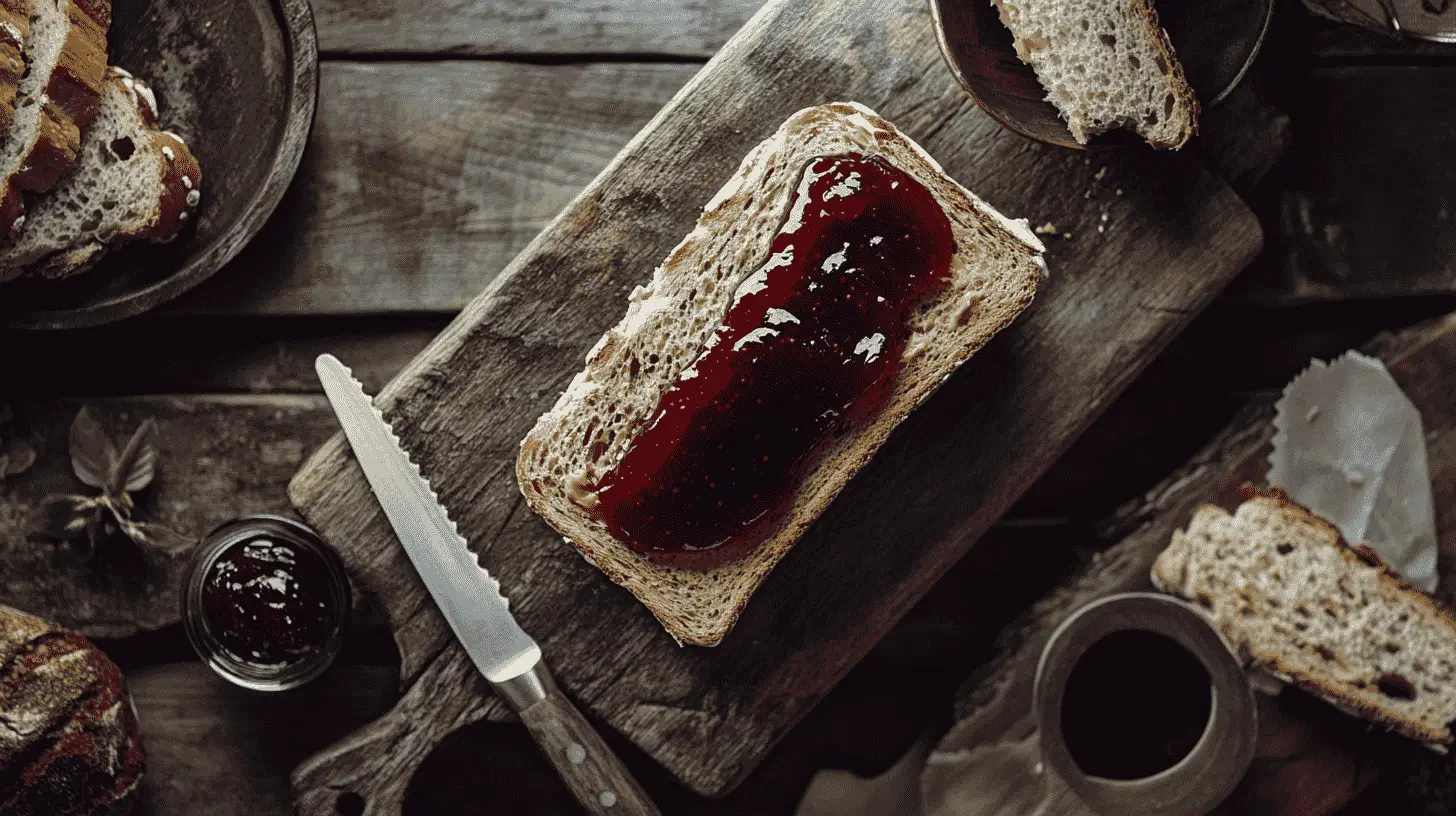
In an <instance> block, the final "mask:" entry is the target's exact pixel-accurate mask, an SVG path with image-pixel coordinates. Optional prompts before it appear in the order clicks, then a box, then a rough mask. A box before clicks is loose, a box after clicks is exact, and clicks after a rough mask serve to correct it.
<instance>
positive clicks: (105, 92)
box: [0, 68, 202, 280]
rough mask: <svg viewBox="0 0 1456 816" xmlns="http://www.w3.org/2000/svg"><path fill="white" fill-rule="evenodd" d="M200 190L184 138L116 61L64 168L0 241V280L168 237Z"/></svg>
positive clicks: (69, 268)
mask: <svg viewBox="0 0 1456 816" xmlns="http://www.w3.org/2000/svg"><path fill="white" fill-rule="evenodd" d="M201 198H202V170H201V168H200V167H199V166H198V164H197V159H196V158H195V157H194V156H193V155H192V152H191V151H190V150H188V149H187V145H186V144H185V143H184V142H183V141H182V139H181V138H180V137H178V136H177V135H175V134H172V133H168V132H166V131H163V130H160V129H159V126H158V119H157V98H156V95H155V94H154V93H153V92H152V90H151V88H150V87H148V86H147V84H146V83H145V82H144V81H142V80H140V79H137V78H135V77H133V76H132V75H131V74H129V73H127V72H126V71H124V70H122V69H120V68H111V69H109V70H108V71H107V78H106V83H105V85H104V86H103V89H102V97H101V108H100V112H99V114H98V116H97V117H96V121H95V123H93V124H92V126H91V128H90V130H89V131H88V132H87V134H86V138H85V140H84V141H83V142H82V144H81V150H80V156H79V158H78V160H77V162H76V165H75V167H74V168H73V169H72V172H71V174H70V175H68V176H66V178H65V179H64V180H62V181H61V183H60V184H58V185H56V187H55V188H54V189H52V190H51V192H50V193H49V194H48V195H46V196H45V197H43V198H41V199H39V200H37V201H36V202H35V203H34V204H32V206H31V209H30V213H29V215H28V216H27V218H26V221H25V223H24V224H23V225H22V227H21V229H20V234H19V236H18V237H17V238H16V239H15V241H14V243H12V244H11V245H10V246H7V247H3V248H0V270H3V271H0V280H8V279H10V278H14V277H16V276H18V275H19V274H20V273H21V272H23V271H25V270H27V269H31V270H32V271H35V272H36V273H38V274H41V275H44V276H46V277H53V278H54V277H63V276H66V275H70V274H74V273H76V272H78V271H80V270H82V269H84V268H86V267H87V266H89V265H91V264H93V263H94V262H95V261H97V260H98V259H100V258H101V257H102V255H104V254H105V252H106V251H107V249H108V248H110V247H111V246H114V245H116V244H120V243H123V242H126V241H134V240H139V239H150V240H154V241H166V240H170V239H171V238H172V237H173V236H175V235H176V234H177V233H178V232H179V231H181V230H182V229H183V227H185V226H186V225H187V223H188V221H189V220H190V219H191V217H192V213H193V212H195V210H196V207H197V205H198V203H199V202H200V201H201Z"/></svg>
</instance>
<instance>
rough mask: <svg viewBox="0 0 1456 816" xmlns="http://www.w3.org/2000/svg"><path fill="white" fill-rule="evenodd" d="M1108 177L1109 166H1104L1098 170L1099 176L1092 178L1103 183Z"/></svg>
mask: <svg viewBox="0 0 1456 816" xmlns="http://www.w3.org/2000/svg"><path fill="white" fill-rule="evenodd" d="M1106 176H1107V165H1105V164H1104V165H1103V166H1102V167H1101V168H1099V169H1098V170H1097V174H1096V175H1094V176H1093V177H1092V178H1093V179H1095V180H1096V181H1101V180H1102V179H1103V178H1105V177H1106Z"/></svg>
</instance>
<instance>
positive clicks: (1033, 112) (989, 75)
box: [930, 0, 1274, 150]
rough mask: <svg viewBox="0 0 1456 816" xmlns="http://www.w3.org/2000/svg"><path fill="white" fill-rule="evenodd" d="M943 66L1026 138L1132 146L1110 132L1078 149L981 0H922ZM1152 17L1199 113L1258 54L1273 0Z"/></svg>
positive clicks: (1224, 0) (1172, 6) (1164, 5)
mask: <svg viewBox="0 0 1456 816" xmlns="http://www.w3.org/2000/svg"><path fill="white" fill-rule="evenodd" d="M930 11H931V15H932V16H933V17H934V18H935V27H936V39H937V40H938V41H939V43H940V49H941V54H942V55H943V56H944V57H945V61H946V65H948V66H949V67H950V70H951V73H952V74H953V75H954V76H955V78H956V81H958V82H959V83H960V84H961V87H963V88H965V89H966V91H968V92H969V93H970V95H971V96H972V97H973V98H974V99H975V100H976V103H977V104H978V105H979V106H980V107H981V109H982V110H984V111H986V113H988V114H990V116H991V117H992V118H994V119H996V120H997V121H998V122H1000V123H1001V124H1003V125H1005V126H1006V127H1007V128H1010V129H1011V130H1013V131H1016V132H1017V133H1020V134H1021V135H1023V136H1026V137H1027V138H1031V139H1035V140H1037V141H1039V142H1045V143H1047V144H1054V145H1059V146H1061V147H1070V148H1075V149H1078V150H1081V149H1086V148H1088V147H1092V148H1097V147H1115V146H1122V145H1129V144H1135V143H1138V142H1140V141H1141V140H1140V139H1138V138H1137V137H1136V136H1135V135H1134V134H1132V133H1130V132H1127V131H1122V130H1114V131H1111V132H1109V133H1106V134H1103V135H1101V136H1098V137H1095V138H1093V139H1092V140H1091V141H1090V142H1089V143H1088V144H1086V145H1083V144H1079V143H1078V142H1077V140H1076V139H1074V138H1072V134H1071V132H1070V131H1069V130H1067V125H1066V121H1065V120H1063V119H1062V117H1061V114H1060V113H1058V111H1057V109H1056V107H1055V106H1054V105H1052V103H1051V102H1048V101H1047V100H1046V91H1045V90H1044V89H1043V88H1042V86H1041V83H1040V82H1038V81H1037V78H1036V74H1035V73H1034V72H1033V71H1032V69H1031V66H1029V65H1027V64H1026V63H1024V62H1022V61H1021V59H1020V58H1018V57H1017V56H1016V49H1015V48H1014V47H1013V45H1012V38H1011V31H1010V30H1009V29H1007V28H1006V26H1004V25H1003V24H1002V23H1001V18H1000V15H999V13H998V12H997V10H996V7H995V5H994V4H993V3H991V2H989V0H930ZM1157 11H1158V16H1159V20H1160V22H1161V23H1162V26H1163V28H1164V29H1165V30H1166V31H1167V32H1168V38H1169V39H1170V40H1172V42H1173V48H1174V50H1175V51H1176V52H1177V54H1178V61H1179V62H1180V63H1182V64H1183V71H1184V73H1185V74H1186V76H1187V77H1188V83H1189V84H1190V85H1191V86H1193V91H1194V94H1195V95H1196V96H1197V97H1198V101H1199V103H1200V104H1202V105H1203V106H1204V107H1205V108H1209V107H1212V106H1214V105H1217V104H1218V103H1219V102H1222V101H1223V100H1224V99H1225V98H1226V97H1227V96H1228V95H1229V93H1231V92H1232V91H1233V89H1234V88H1235V87H1237V86H1238V84H1239V82H1241V81H1242V80H1243V78H1244V75H1245V74H1246V73H1247V72H1248V70H1249V67H1250V66H1251V65H1253V62H1254V59H1255V58H1256V57H1257V56H1258V55H1259V48H1260V47H1261V46H1262V45H1263V42H1264V37H1265V35H1266V34H1267V33H1268V30H1269V21H1270V20H1271V19H1273V16H1274V0H1213V2H1207V3H1198V2H1194V1H1193V0H1160V1H1159V2H1158V3H1157Z"/></svg>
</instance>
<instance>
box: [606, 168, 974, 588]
mask: <svg viewBox="0 0 1456 816" xmlns="http://www.w3.org/2000/svg"><path fill="white" fill-rule="evenodd" d="M954 254H955V242H954V235H953V233H952V232H951V225H950V221H949V220H948V219H947V218H946V216H945V213H944V212H943V210H942V209H941V207H940V205H939V203H937V202H936V200H935V198H934V196H932V194H931V193H930V191H929V190H927V189H926V188H925V187H924V186H923V185H922V184H920V183H919V182H917V181H916V180H915V179H913V178H912V177H910V176H909V175H908V174H906V173H904V172H902V171H901V170H899V169H898V168H896V167H893V166H891V165H890V164H888V163H886V162H884V161H883V160H881V159H878V158H875V157H866V156H861V155H859V154H855V153H850V154H845V155H837V156H824V157H820V158H817V159H815V160H813V161H812V162H810V163H809V165H808V166H807V167H806V168H805V170H804V175H803V176H802V178H801V180H800V184H799V187H798V189H797V191H796V193H795V195H794V197H793V200H792V202H791V203H790V209H789V213H788V216H787V219H786V221H785V223H784V226H783V227H782V228H781V229H780V231H779V234H778V235H777V237H775V238H774V241H773V244H772V247H771V255H770V257H769V259H768V261H767V262H766V263H765V264H764V265H763V266H762V267H761V268H760V269H759V270H758V271H757V272H756V273H755V274H753V275H752V276H750V277H749V278H748V279H747V280H745V281H744V282H743V283H742V284H741V285H740V286H739V288H738V291H737V293H736V295H735V298H734V301H733V303H732V305H731V306H730V307H729V309H728V312H727V314H725V315H724V317H723V322H722V325H721V326H719V328H718V331H717V333H716V334H714V335H713V336H712V337H711V338H710V340H709V342H708V345H707V348H706V350H705V351H704V352H703V353H702V354H701V355H700V356H699V357H698V358H697V359H696V360H695V361H694V362H693V364H692V365H691V366H690V367H689V368H688V369H687V370H685V371H684V372H683V373H682V374H681V375H680V378H679V380H678V381H677V382H676V383H675V384H674V385H673V386H672V387H671V388H669V389H668V390H667V392H666V393H665V394H664V395H663V397H662V400H661V402H660V403H659V404H658V407H657V410H656V412H655V413H654V414H653V415H652V417H651V418H650V420H649V421H648V422H647V424H646V428H645V430H643V431H641V432H640V433H639V434H637V436H636V438H635V439H634V440H633V441H632V444H631V446H630V447H629V448H628V450H627V452H626V454H625V456H624V457H623V458H622V460H621V462H619V463H618V464H617V466H616V467H615V468H613V469H612V470H611V471H610V472H608V473H607V474H606V475H605V476H604V477H603V478H602V479H601V481H600V482H599V483H598V484H597V487H596V492H597V498H598V500H599V502H600V503H599V504H598V505H597V512H599V513H600V515H601V517H602V519H603V520H604V521H605V522H606V524H607V526H608V528H609V529H610V530H611V531H612V534H613V535H615V536H616V537H617V538H618V539H620V540H622V541H625V542H627V543H628V544H629V545H630V546H631V547H632V548H633V549H634V550H636V551H637V552H639V553H642V554H643V555H645V556H647V557H648V558H651V559H653V560H654V561H658V562H659V563H663V564H667V565H670V566H677V567H686V568H690V569H711V568H713V567H716V566H720V565H722V564H725V563H729V562H732V561H735V560H739V559H741V558H743V557H745V556H747V555H749V554H750V553H751V552H752V551H753V550H754V549H755V548H756V547H757V546H758V545H759V543H761V542H762V541H763V540H764V539H766V538H767V537H769V536H771V535H772V534H773V533H774V532H776V531H777V530H778V529H779V528H780V527H781V525H782V524H783V522H784V520H785V517H786V515H787V512H788V510H789V508H790V507H791V506H792V499H793V496H794V494H795V493H796V491H797V489H798V487H799V485H800V483H801V481H802V479H803V477H804V475H805V472H806V471H807V469H808V468H809V466H810V465H811V464H812V463H813V462H814V460H815V457H816V455H819V454H820V453H822V451H823V450H824V448H825V447H826V445H827V443H829V442H832V441H833V439H834V438H835V437H837V436H839V435H841V434H843V433H844V432H845V431H847V430H849V429H851V428H853V427H855V426H856V425H858V424H861V423H863V422H865V421H866V420H867V418H869V417H871V416H873V415H874V414H875V413H876V412H877V411H878V410H879V409H881V408H882V407H883V406H884V405H885V403H886V402H887V401H888V399H889V397H890V395H891V393H892V392H893V390H894V384H895V378H896V376H897V375H898V374H899V371H900V368H901V356H902V353H903V352H904V350H905V345H906V343H907V342H908V341H909V339H910V334H911V325H910V318H911V316H912V313H913V312H914V310H915V307H916V305H917V304H918V303H920V302H921V301H923V300H924V299H925V298H926V296H928V295H930V294H932V293H935V292H937V291H939V290H940V289H942V288H943V287H944V286H945V285H946V283H947V282H948V280H949V276H950V261H951V257H952V256H953V255H954Z"/></svg>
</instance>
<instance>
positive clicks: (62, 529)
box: [32, 495, 97, 541]
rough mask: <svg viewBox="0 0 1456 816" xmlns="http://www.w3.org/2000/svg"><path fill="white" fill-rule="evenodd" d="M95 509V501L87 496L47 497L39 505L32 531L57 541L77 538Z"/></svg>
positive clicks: (83, 531)
mask: <svg viewBox="0 0 1456 816" xmlns="http://www.w3.org/2000/svg"><path fill="white" fill-rule="evenodd" d="M96 507H97V500H96V499H93V498H90V497H88V496H59V495H58V496H47V497H45V499H43V500H42V501H41V503H40V511H39V512H38V513H37V514H36V518H35V522H34V523H33V524H32V528H33V531H34V532H35V533H36V534H37V535H42V536H45V537H46V538H51V539H55V540H57V541H70V540H72V539H75V538H79V537H80V536H81V535H83V534H84V533H85V532H86V526H87V522H88V520H89V519H90V518H92V516H93V515H94V513H93V510H95V508H96Z"/></svg>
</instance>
